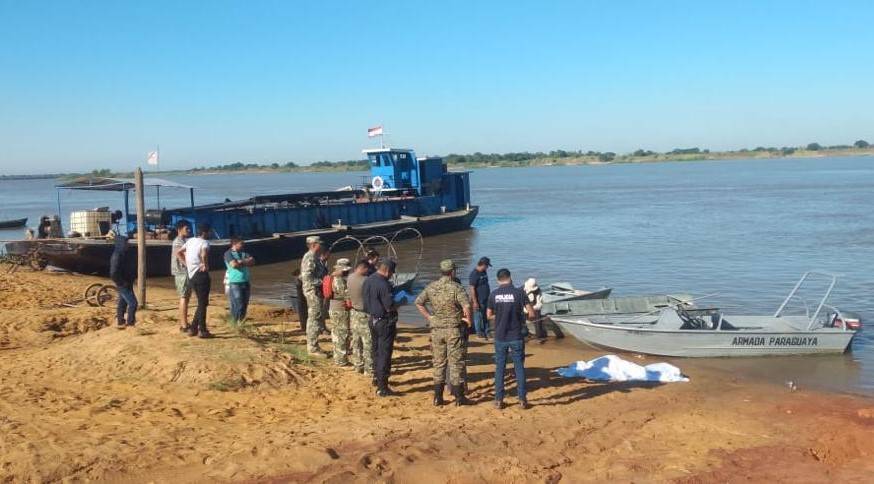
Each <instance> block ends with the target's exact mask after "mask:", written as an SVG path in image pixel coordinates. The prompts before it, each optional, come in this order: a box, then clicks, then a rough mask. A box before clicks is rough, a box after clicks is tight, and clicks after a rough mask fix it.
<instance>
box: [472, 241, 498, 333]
mask: <svg viewBox="0 0 874 484" xmlns="http://www.w3.org/2000/svg"><path fill="white" fill-rule="evenodd" d="M491 266H492V261H491V260H490V259H489V258H488V257H482V258H480V260H479V262H477V264H476V267H475V268H474V269H473V270H472V271H470V277H469V278H468V283H469V284H470V302H471V304H472V305H473V327H474V330H476V334H477V336H479V337H480V338H482V339H486V340H487V339H489V320H488V318H487V317H486V303H487V302H488V300H489V274H488V272H486V271H487V270H488V268H489V267H491Z"/></svg>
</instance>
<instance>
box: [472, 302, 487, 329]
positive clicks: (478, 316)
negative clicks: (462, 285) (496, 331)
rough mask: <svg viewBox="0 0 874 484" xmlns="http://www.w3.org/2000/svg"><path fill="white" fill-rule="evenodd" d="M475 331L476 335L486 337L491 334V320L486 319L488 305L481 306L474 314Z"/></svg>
mask: <svg viewBox="0 0 874 484" xmlns="http://www.w3.org/2000/svg"><path fill="white" fill-rule="evenodd" d="M473 329H474V330H475V331H476V334H478V335H480V336H482V337H486V336H488V334H489V320H488V319H487V318H486V305H485V304H480V306H479V309H477V310H475V311H474V312H473Z"/></svg>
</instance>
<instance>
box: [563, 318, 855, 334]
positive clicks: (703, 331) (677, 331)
mask: <svg viewBox="0 0 874 484" xmlns="http://www.w3.org/2000/svg"><path fill="white" fill-rule="evenodd" d="M574 317H579V318H582V317H583V316H574ZM550 319H552V321H553V322H555V323H559V324H570V325H577V326H587V327H594V328H598V329H609V330H615V331H625V332H628V331H643V332H648V333H669V334H695V335H713V334H735V335H737V334H745V333H748V334H756V335H769V334H779V335H787V334H790V335H817V334H845V333H846V334H852V335H855V334H856V332H857V331H856V330H852V329H837V328H820V329H818V330H804V331H775V330H767V331H757V330H744V329H725V330H723V329H657V328H646V327H639V326H634V325H630V324H629V325H626V326H619V325H618V324H600V323H593V322H591V321H576V320H568V319H564V318H562V317H560V316H559V317H555V316H554V315H553V316H550ZM641 324H646V323H641Z"/></svg>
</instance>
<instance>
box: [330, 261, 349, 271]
mask: <svg viewBox="0 0 874 484" xmlns="http://www.w3.org/2000/svg"><path fill="white" fill-rule="evenodd" d="M334 269H342V270H344V271H348V270H350V269H352V265H351V264H350V263H349V259H346V258H342V259H337V263H336V264H334Z"/></svg>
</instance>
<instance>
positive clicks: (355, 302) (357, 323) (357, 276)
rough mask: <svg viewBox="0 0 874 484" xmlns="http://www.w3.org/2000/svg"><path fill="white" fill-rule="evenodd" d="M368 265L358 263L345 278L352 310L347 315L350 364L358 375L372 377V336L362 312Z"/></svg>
mask: <svg viewBox="0 0 874 484" xmlns="http://www.w3.org/2000/svg"><path fill="white" fill-rule="evenodd" d="M369 269H370V264H368V262H367V261H366V260H361V261H358V263H357V264H356V265H355V269H354V270H353V271H352V273H351V274H349V277H348V278H346V287H347V289H348V290H349V299H351V300H352V309H351V310H350V314H349V325H350V327H351V331H352V363H353V364H354V365H355V369H356V370H357V371H358V373H363V374H365V375H369V376H370V377H373V334H372V333H371V332H370V316H369V315H368V314H367V313H366V312H364V294H363V293H362V292H363V288H364V287H363V286H364V281H365V279H367V272H368V271H369Z"/></svg>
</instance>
